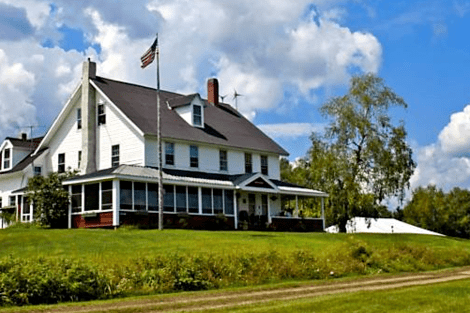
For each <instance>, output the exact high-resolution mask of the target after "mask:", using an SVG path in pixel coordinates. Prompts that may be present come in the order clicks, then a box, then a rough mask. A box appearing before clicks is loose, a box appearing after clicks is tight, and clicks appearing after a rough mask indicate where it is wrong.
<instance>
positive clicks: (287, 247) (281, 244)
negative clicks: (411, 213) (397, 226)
mask: <svg viewBox="0 0 470 313" xmlns="http://www.w3.org/2000/svg"><path fill="white" fill-rule="evenodd" d="M466 265H470V241H468V240H461V239H455V238H448V237H437V236H425V235H400V234H393V235H367V234H354V235H348V234H326V233H280V232H249V231H194V230H164V231H158V230H137V229H132V228H131V229H129V228H122V229H119V230H116V231H115V230H103V229H70V230H69V229H66V230H50V229H35V228H30V229H25V228H12V229H6V230H1V231H0V295H1V297H0V306H7V305H26V304H41V303H57V302H66V301H83V300H93V299H106V298H116V297H122V296H132V295H143V294H156V293H171V292H175V291H195V290H206V289H225V288H231V287H239V286H256V285H262V284H266V283H280V282H286V281H293V280H322V279H332V278H340V277H352V276H360V275H374V274H379V273H399V272H418V271H430V270H437V269H443V268H450V267H455V266H466Z"/></svg>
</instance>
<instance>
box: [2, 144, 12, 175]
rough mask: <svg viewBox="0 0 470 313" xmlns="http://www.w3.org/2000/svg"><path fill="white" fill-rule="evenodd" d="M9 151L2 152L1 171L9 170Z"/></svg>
mask: <svg viewBox="0 0 470 313" xmlns="http://www.w3.org/2000/svg"><path fill="white" fill-rule="evenodd" d="M10 151H11V150H10V149H5V151H4V152H3V169H4V170H6V169H7V168H10V161H11V160H10V159H11V155H10Z"/></svg>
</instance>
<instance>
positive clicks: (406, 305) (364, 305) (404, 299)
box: [119, 280, 470, 313]
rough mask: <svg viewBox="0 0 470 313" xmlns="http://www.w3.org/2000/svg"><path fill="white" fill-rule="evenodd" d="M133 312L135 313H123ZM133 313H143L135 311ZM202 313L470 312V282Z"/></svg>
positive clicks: (317, 298)
mask: <svg viewBox="0 0 470 313" xmlns="http://www.w3.org/2000/svg"><path fill="white" fill-rule="evenodd" d="M119 312H122V313H124V312H131V311H125V310H124V311H119ZM132 312H136V313H137V312H139V311H138V310H137V311H135V310H134V311H132ZM202 312H213V313H221V312H233V313H235V312H236V313H253V312H258V313H284V312H289V313H304V312H312V313H313V312H328V313H345V312H347V313H355V312H356V313H359V312H361V313H362V312H367V313H383V312H388V313H405V312H406V313H414V312H416V313H449V312H459V313H465V312H470V280H462V281H455V282H450V283H440V284H435V285H428V286H421V287H406V288H401V289H396V290H386V291H372V292H371V291H369V292H355V293H344V294H335V295H329V296H321V297H314V298H307V299H302V300H294V301H273V302H268V303H263V304H256V305H250V306H245V307H235V308H230V309H222V310H207V311H202Z"/></svg>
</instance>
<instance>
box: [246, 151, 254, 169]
mask: <svg viewBox="0 0 470 313" xmlns="http://www.w3.org/2000/svg"><path fill="white" fill-rule="evenodd" d="M252 172H253V161H252V159H251V153H245V173H252Z"/></svg>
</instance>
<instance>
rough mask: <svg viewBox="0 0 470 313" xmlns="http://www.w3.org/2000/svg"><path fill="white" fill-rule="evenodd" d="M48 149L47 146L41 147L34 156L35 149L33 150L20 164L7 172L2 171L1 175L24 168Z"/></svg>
mask: <svg viewBox="0 0 470 313" xmlns="http://www.w3.org/2000/svg"><path fill="white" fill-rule="evenodd" d="M46 150H47V148H44V149H41V150H40V151H38V153H36V154H35V155H34V156H32V154H33V153H34V151H32V152H31V153H30V154H28V155H27V156H26V157H25V158H24V159H23V160H21V161H20V162H19V163H18V164H16V165H15V166H14V167H13V168H12V169H11V170H8V171H6V172H1V173H0V175H5V174H10V173H14V172H19V171H22V170H24V169H25V168H26V167H27V166H28V165H29V164H31V163H32V162H33V161H34V160H36V159H37V158H38V157H39V156H40V155H41V154H43V152H44V151H46Z"/></svg>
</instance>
